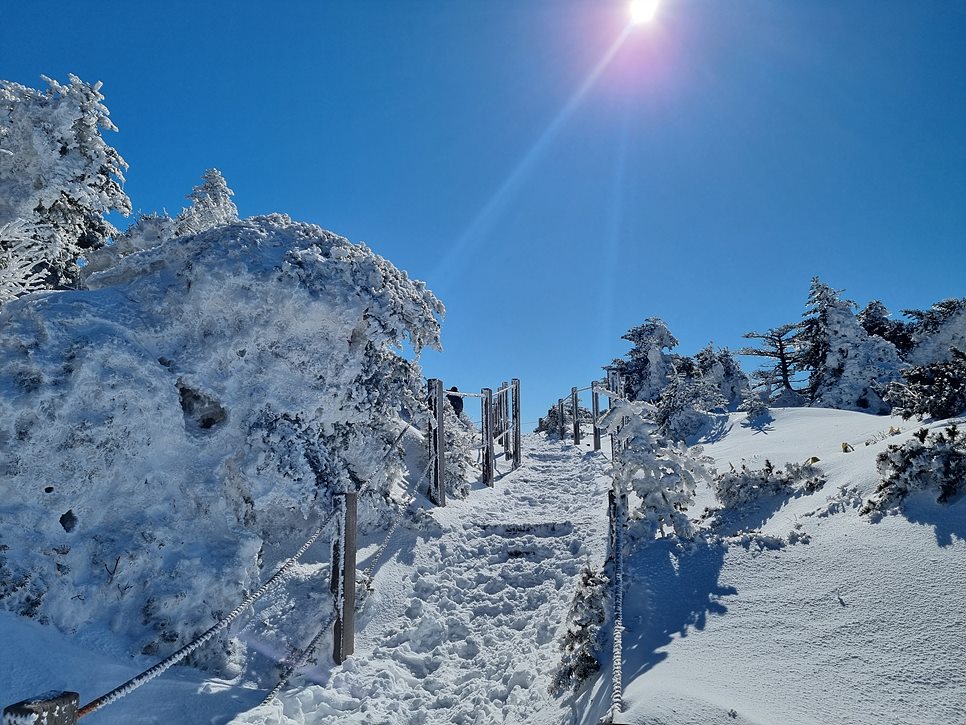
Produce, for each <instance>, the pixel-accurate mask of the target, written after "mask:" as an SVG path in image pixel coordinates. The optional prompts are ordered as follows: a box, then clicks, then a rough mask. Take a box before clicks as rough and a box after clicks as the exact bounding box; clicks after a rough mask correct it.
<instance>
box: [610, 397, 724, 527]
mask: <svg viewBox="0 0 966 725" xmlns="http://www.w3.org/2000/svg"><path fill="white" fill-rule="evenodd" d="M655 413H656V410H655V408H654V406H653V405H650V404H647V403H643V402H627V401H614V406H613V407H612V408H611V409H610V411H608V413H607V415H605V416H604V419H603V421H602V423H601V425H602V427H603V428H604V430H605V431H606V432H607V433H612V434H614V435H615V436H616V438H617V440H618V441H619V442H621V443H622V444H625V445H626V447H625V449H624V450H623V451H622V452H621V453H620V454H619V455H618V456H616V457H615V460H614V466H613V474H614V481H615V486H616V487H617V489H618V490H619V491H633V492H634V493H635V494H637V497H638V499H639V504H638V505H637V508H636V509H634V510H633V511H631V512H630V513H631V516H630V519H631V526H632V527H633V528H634V529H636V531H637V532H638V533H639V534H640V536H641V537H642V538H645V539H652V538H654V537H655V536H656V535H657V532H658V531H661V532H662V533H663V532H664V527H665V526H668V527H670V529H671V531H673V532H674V533H675V534H677V535H678V536H680V537H682V538H690V537H691V536H692V534H693V529H692V526H691V522H690V521H689V520H688V516H687V513H686V511H687V508H688V507H689V506H691V504H693V503H694V491H695V486H696V484H697V481H698V480H705V481H710V480H711V476H712V473H711V470H712V469H711V466H710V463H711V461H710V460H709V459H707V458H704V457H702V456H701V455H700V453H701V449H700V448H688V447H687V446H685V445H684V444H683V443H673V442H671V441H669V440H667V439H666V438H664V437H663V436H662V435H661V434H660V432H659V431H658V426H657V423H656V422H655V421H654V416H655ZM665 535H667V534H665Z"/></svg>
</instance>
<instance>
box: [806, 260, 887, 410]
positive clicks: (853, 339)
mask: <svg viewBox="0 0 966 725" xmlns="http://www.w3.org/2000/svg"><path fill="white" fill-rule="evenodd" d="M839 294H840V291H838V290H834V289H832V288H831V287H829V286H828V285H826V284H825V283H823V282H822V281H821V280H820V279H819V278H818V277H815V278H813V279H812V287H811V291H810V293H809V296H808V307H807V309H806V313H805V319H804V320H803V321H802V326H801V332H800V333H799V336H798V338H797V345H798V348H799V350H800V354H799V358H798V361H797V365H798V366H799V368H800V369H802V370H807V371H808V372H809V379H808V391H809V394H810V398H811V401H812V404H813V405H816V406H818V407H823V408H839V409H842V410H858V411H865V412H869V413H877V414H882V413H888V412H889V410H890V406H889V404H888V403H886V402H885V401H883V400H882V398H881V396H880V395H879V392H878V390H881V389H882V388H884V386H886V385H888V384H889V383H891V382H892V381H894V380H897V379H898V378H899V364H900V361H899V354H898V353H897V352H896V348H895V345H893V344H892V343H890V342H887V341H886V340H883V339H882V338H881V337H877V336H870V335H869V334H868V333H867V332H866V331H865V330H864V329H863V328H862V325H860V324H859V321H858V320H857V319H856V317H855V315H854V314H853V312H852V310H853V308H854V307H855V303H854V302H851V301H850V300H843V299H841V298H840V297H839Z"/></svg>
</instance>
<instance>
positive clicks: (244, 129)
mask: <svg viewBox="0 0 966 725" xmlns="http://www.w3.org/2000/svg"><path fill="white" fill-rule="evenodd" d="M3 16H4V21H3V23H2V24H0V77H3V78H6V79H10V80H15V81H18V82H21V83H25V84H29V85H34V86H38V85H40V84H41V81H40V78H39V76H40V74H42V73H43V74H47V75H50V76H53V77H56V78H59V79H63V78H65V77H66V75H67V73H71V72H72V73H75V74H77V75H79V76H80V77H81V78H83V79H85V80H89V81H93V80H101V81H103V82H104V89H103V92H104V94H105V95H106V103H107V105H108V107H109V108H110V109H111V113H112V117H113V119H114V120H115V122H116V124H117V125H118V127H119V128H120V132H119V133H117V134H110V135H109V141H110V142H111V143H112V144H113V145H115V146H116V147H117V148H118V149H119V150H120V152H121V153H122V155H124V157H125V158H126V159H127V161H128V162H129V163H130V170H129V173H128V175H127V178H128V181H127V185H126V191H127V192H128V194H129V195H130V197H131V199H132V201H133V203H134V206H135V208H136V209H141V210H144V211H152V210H160V209H162V208H167V209H169V210H170V211H172V212H176V211H177V210H179V209H180V207H181V206H182V204H183V203H184V196H185V194H187V193H188V192H189V191H190V190H191V187H192V186H193V185H194V184H196V183H197V182H198V179H199V177H200V175H201V173H202V172H203V171H204V169H206V168H208V167H212V166H214V167H217V168H219V169H221V170H222V171H223V172H224V174H225V176H226V178H227V179H228V182H229V184H230V185H231V186H232V188H233V189H234V190H235V192H236V201H237V203H238V206H239V209H240V211H241V213H242V214H243V215H245V216H247V215H252V214H260V213H266V212H273V211H283V212H286V213H288V214H290V215H291V216H293V217H294V218H296V219H300V220H305V221H311V222H316V223H318V224H320V225H322V226H323V227H326V228H328V229H332V230H333V231H336V232H338V233H340V234H343V235H345V236H347V237H348V238H349V239H351V240H353V241H364V242H366V243H367V244H369V245H370V246H371V247H373V248H374V249H375V250H376V251H377V252H379V253H380V254H382V255H383V256H385V257H387V258H388V259H390V260H391V261H392V262H394V263H395V264H396V265H397V266H399V267H401V268H403V269H406V270H408V271H409V273H410V274H411V275H412V276H414V277H417V278H420V279H424V280H426V281H427V283H428V284H429V286H430V288H431V289H433V290H434V291H435V292H436V293H437V294H438V295H439V296H440V297H441V298H442V299H443V301H444V303H445V304H446V305H447V308H448V316H447V320H446V322H445V323H444V328H443V330H444V332H443V342H444V346H445V348H446V351H445V352H444V353H443V354H427V355H425V356H424V360H423V362H424V368H425V370H426V372H427V373H429V374H434V375H438V376H441V377H442V378H443V379H444V381H445V382H446V384H447V386H448V385H450V384H456V385H459V386H460V388H462V389H478V388H479V387H481V386H482V385H487V384H498V383H499V381H500V380H502V379H505V378H509V377H511V376H514V375H516V376H518V377H520V378H521V379H522V380H523V384H524V403H525V405H524V407H525V418H526V419H527V420H528V422H529V421H531V420H533V419H535V418H536V417H537V415H538V414H539V413H541V412H542V411H543V410H545V409H546V407H547V406H548V405H549V404H550V403H551V401H553V400H556V398H557V397H559V396H560V395H562V394H564V393H565V392H566V391H567V390H569V388H570V386H571V385H585V384H587V383H588V382H589V381H590V380H591V379H592V378H593V377H595V376H596V375H597V374H598V373H599V369H600V366H601V365H602V364H604V363H606V362H608V361H609V360H610V359H611V358H613V357H614V356H617V355H619V354H621V353H622V352H624V351H625V350H626V349H627V345H626V343H624V342H623V341H622V340H620V336H621V334H623V332H624V331H625V330H627V329H628V328H629V327H631V326H632V325H635V324H637V323H639V322H640V321H642V320H643V319H644V318H646V317H648V316H652V315H656V316H660V317H662V318H664V319H665V320H666V321H667V322H668V324H669V326H670V328H671V330H672V332H673V333H674V334H675V335H676V336H677V337H678V338H679V339H680V341H681V346H680V348H679V351H680V352H683V353H693V352H695V351H696V350H697V349H699V348H700V347H701V346H703V345H704V344H705V343H707V342H708V341H709V340H713V341H714V342H715V343H716V344H717V345H722V346H725V345H726V346H730V347H732V348H735V347H738V346H739V345H741V344H743V342H744V341H743V340H742V339H741V334H742V333H744V332H746V331H748V330H751V329H760V328H766V327H770V326H776V325H779V324H782V323H785V322H791V321H794V320H796V319H798V317H799V316H800V315H801V311H802V308H803V305H804V301H805V296H806V294H807V290H808V283H809V280H810V278H811V277H812V276H813V275H816V274H817V275H820V276H821V277H822V278H823V279H824V280H825V281H827V282H828V283H829V284H831V285H833V286H835V287H839V288H846V290H847V293H846V294H847V296H850V297H852V298H854V299H857V300H858V301H859V302H861V303H865V302H867V301H868V300H869V299H871V298H880V299H882V300H883V301H884V302H885V303H886V305H887V306H888V307H889V308H890V309H893V310H898V309H901V308H905V307H924V306H928V305H929V304H930V303H931V302H934V301H937V300H939V299H942V298H944V297H950V296H958V297H961V296H963V295H964V294H966V284H964V280H966V40H964V39H966V3H963V2H958V1H954V0H944V1H941V2H940V1H930V0H925V1H921V2H914V3H913V2H908V1H906V2H896V1H893V0H839V1H836V2H833V1H832V0H795V1H792V0H742V1H741V2H733V1H730V0H663V2H662V5H661V8H660V10H659V12H658V16H657V18H656V19H655V22H653V23H652V24H650V25H647V26H639V27H635V28H633V29H632V30H630V31H628V30H627V27H626V26H627V13H626V4H625V3H624V2H608V1H607V0H594V1H590V0H587V1H579V0H572V1H568V0H458V1H456V0H448V1H447V0H435V1H432V2H430V1H426V2H422V1H419V2H417V1H416V0H345V1H338V2H324V1H322V0H318V1H316V2H285V1H284V0H282V1H277V2H244V1H241V0H234V1H233V2H220V1H217V0H211V1H209V2H204V3H198V2H166V3H140V2H138V3H125V2H119V1H118V2H111V3H109V2H83V1H80V2H73V3H66V2H42V1H33V2H20V3H8V4H7V6H6V7H5V8H4V11H3ZM605 59H606V60H607V61H608V62H606V63H604V62H603V61H604V60H605Z"/></svg>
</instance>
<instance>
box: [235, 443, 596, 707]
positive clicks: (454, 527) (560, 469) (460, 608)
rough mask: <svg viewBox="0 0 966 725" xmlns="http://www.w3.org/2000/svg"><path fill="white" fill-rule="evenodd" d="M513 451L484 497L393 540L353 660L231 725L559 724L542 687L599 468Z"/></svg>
mask: <svg viewBox="0 0 966 725" xmlns="http://www.w3.org/2000/svg"><path fill="white" fill-rule="evenodd" d="M524 451H525V453H524V460H523V466H522V467H521V468H520V469H519V470H517V471H513V472H510V473H508V474H506V475H504V476H502V477H501V478H499V479H498V480H497V482H496V485H495V486H494V487H493V488H491V489H488V488H475V489H474V490H473V491H472V493H471V494H470V497H469V498H468V499H466V500H464V501H450V502H449V504H448V505H447V506H446V508H442V509H433V510H432V511H431V516H432V518H431V520H430V522H429V524H428V525H426V526H424V527H423V529H422V530H420V531H400V532H398V533H397V534H396V537H395V540H394V542H393V543H392V545H391V546H390V547H389V550H390V551H392V552H395V553H394V554H393V556H392V558H391V559H389V560H388V561H387V562H386V563H385V564H384V565H383V566H382V567H380V569H379V570H378V572H377V574H376V576H375V579H374V582H373V593H372V594H371V595H370V596H369V599H368V601H367V602H366V606H365V610H364V612H363V613H362V615H361V617H360V625H361V626H360V631H359V633H358V635H357V640H356V651H355V654H354V655H353V656H352V657H351V658H349V659H348V660H347V661H346V662H345V663H344V664H343V665H342V666H341V667H335V668H332V669H331V670H328V671H317V672H315V673H311V672H310V673H307V677H308V678H311V677H313V676H315V677H318V678H319V679H318V684H312V683H308V684H307V686H305V687H304V688H299V687H296V688H294V689H292V690H290V691H288V692H287V693H284V694H283V695H282V698H281V700H278V701H275V702H273V703H270V704H268V705H265V706H261V707H258V708H256V709H254V710H251V711H249V712H247V713H244V714H243V715H241V716H239V717H238V718H237V719H236V720H234V721H233V722H236V723H250V724H252V725H254V724H255V723H258V724H259V725H270V724H272V725H291V724H294V723H297V724H299V725H301V723H305V722H311V723H313V724H322V723H335V722H339V723H346V722H350V723H368V724H371V725H375V724H377V723H394V724H395V723H400V724H405V725H418V724H422V723H454V724H455V725H471V724H475V725H493V724H495V723H523V722H527V723H548V724H549V723H560V722H562V721H564V720H565V719H566V718H567V717H568V714H567V712H566V711H565V710H558V711H548V708H547V702H548V697H547V695H546V690H547V686H548V684H549V683H550V679H551V677H552V674H553V670H554V668H555V667H556V665H557V663H558V662H559V657H560V653H559V650H558V642H559V637H558V635H559V634H560V628H561V626H562V625H563V623H564V620H565V618H566V614H567V610H568V608H569V606H570V602H571V599H572V597H573V592H574V589H575V587H576V583H577V575H578V573H579V571H580V568H581V566H582V565H583V564H584V563H585V562H587V561H590V562H591V563H592V564H594V565H600V564H601V563H602V562H603V559H604V556H605V552H606V537H607V490H608V488H609V485H610V482H609V478H607V477H606V475H605V470H606V467H607V465H608V464H607V461H606V460H605V458H604V456H603V455H602V454H599V453H598V454H593V453H587V452H586V451H585V450H582V449H577V448H575V447H573V446H569V445H562V444H560V443H558V442H553V441H548V440H547V439H546V438H545V437H544V436H537V435H531V436H528V437H527V439H526V442H525V446H524ZM500 464H501V465H503V466H508V465H509V464H508V463H507V462H502V461H501V462H500ZM323 659H324V657H323ZM295 684H296V685H298V684H301V683H299V682H298V681H296V683H295ZM560 707H563V706H562V705H561V706H560Z"/></svg>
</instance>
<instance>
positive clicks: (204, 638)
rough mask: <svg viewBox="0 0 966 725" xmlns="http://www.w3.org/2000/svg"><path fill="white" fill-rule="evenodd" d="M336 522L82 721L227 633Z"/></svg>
mask: <svg viewBox="0 0 966 725" xmlns="http://www.w3.org/2000/svg"><path fill="white" fill-rule="evenodd" d="M333 518H335V512H334V511H333V512H332V513H331V514H329V516H328V518H326V520H325V521H324V522H323V523H322V524H321V525H320V526H319V527H318V528H317V529H316V530H315V531H314V532H313V533H312V535H311V536H310V537H309V538H308V539H306V541H305V543H304V544H302V546H301V547H299V549H298V551H296V552H295V554H293V555H292V556H291V557H290V558H289V559H287V560H286V561H285V563H283V564H282V566H281V567H279V569H278V571H276V572H275V573H274V574H273V575H272V576H271V577H270V578H269V579H268V580H267V581H265V583H264V584H262V585H261V586H260V587H258V589H256V590H255V591H254V592H252V593H251V594H249V595H248V596H247V597H245V599H244V600H243V601H242V602H241V603H240V604H239V605H238V606H237V607H235V608H234V609H232V610H231V612H229V613H228V614H227V615H226V616H224V617H222V618H221V619H219V620H218V621H217V622H215V623H214V624H213V625H212V626H211V627H209V628H208V629H207V630H206V631H205V632H204V633H202V634H201V635H200V636H198V637H196V638H195V639H194V640H192V641H191V642H189V643H188V644H186V645H185V646H184V647H182V648H181V649H179V650H178V651H177V652H174V653H173V654H170V655H168V656H167V657H165V658H164V659H163V660H161V661H160V662H158V663H157V664H156V665H154V666H153V667H150V668H148V669H147V670H145V671H144V672H142V673H141V674H139V675H137V676H135V677H132V678H131V679H130V680H128V681H127V682H125V683H124V684H122V685H120V686H118V687H115V688H114V689H113V690H111V691H110V692H108V693H107V694H104V695H101V696H100V697H98V698H97V699H96V700H92V701H91V702H89V703H87V704H86V705H84V706H83V707H82V708H80V709H79V710H78V711H77V717H79V718H80V717H83V716H84V715H90V714H91V713H93V712H97V711H98V710H100V709H101V708H102V707H105V706H107V705H110V704H111V703H113V702H117V701H118V700H120V699H121V698H122V697H124V696H125V695H129V694H131V693H132V692H134V691H135V690H136V689H137V688H139V687H140V686H141V685H144V684H146V683H148V682H150V681H151V680H153V679H154V678H155V677H157V676H158V675H160V674H161V673H163V672H164V671H166V670H167V669H168V668H170V667H171V666H173V665H176V664H177V663H178V662H180V661H181V660H183V659H184V658H185V657H187V656H188V655H190V654H191V653H192V652H194V651H195V650H197V649H198V648H200V647H202V646H203V645H205V644H207V643H208V642H210V641H211V639H212V638H213V637H214V636H215V635H216V634H218V633H219V632H220V631H222V630H223V629H225V628H226V627H227V626H228V625H229V624H231V623H232V622H233V621H235V620H236V619H238V617H240V616H241V615H242V613H243V612H244V611H245V610H246V609H248V608H249V607H250V606H251V605H252V604H254V603H255V602H256V601H258V600H259V599H261V598H262V597H263V596H265V594H267V593H268V592H269V591H270V590H271V589H273V588H274V587H275V586H276V585H277V584H280V583H281V582H282V581H283V580H284V578H285V577H286V576H287V575H288V573H289V571H290V570H291V568H292V567H293V566H294V565H295V564H296V563H297V562H298V560H299V559H301V558H302V556H303V555H304V554H305V552H306V551H308V549H309V547H310V546H312V544H314V543H315V542H316V541H317V540H318V538H319V537H320V536H321V535H322V532H323V531H324V530H325V529H326V528H327V527H328V525H329V524H330V523H332V520H333Z"/></svg>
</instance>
